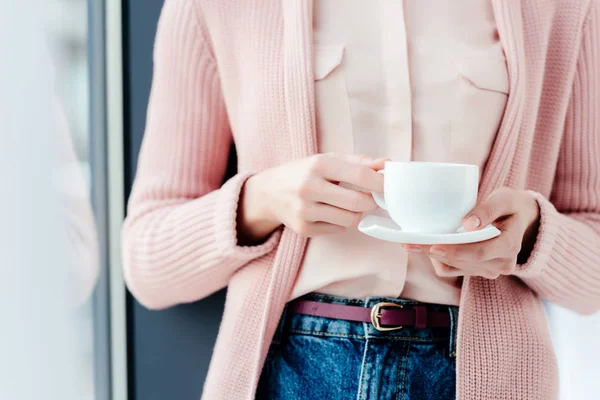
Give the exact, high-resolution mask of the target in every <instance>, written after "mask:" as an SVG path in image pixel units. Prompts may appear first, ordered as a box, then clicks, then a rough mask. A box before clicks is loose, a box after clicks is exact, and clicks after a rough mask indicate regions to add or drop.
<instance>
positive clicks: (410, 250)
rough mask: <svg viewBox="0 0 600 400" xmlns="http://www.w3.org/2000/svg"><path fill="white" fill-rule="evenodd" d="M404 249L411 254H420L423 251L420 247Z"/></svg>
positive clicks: (406, 247) (405, 247)
mask: <svg viewBox="0 0 600 400" xmlns="http://www.w3.org/2000/svg"><path fill="white" fill-rule="evenodd" d="M404 249H405V250H406V251H408V252H409V253H420V252H422V251H423V249H422V248H421V247H419V246H404Z"/></svg>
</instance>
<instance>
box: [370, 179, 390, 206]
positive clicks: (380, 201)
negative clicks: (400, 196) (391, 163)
mask: <svg viewBox="0 0 600 400" xmlns="http://www.w3.org/2000/svg"><path fill="white" fill-rule="evenodd" d="M377 172H379V173H380V174H381V175H383V174H384V173H385V171H384V170H383V169H380V170H379V171H377ZM371 196H373V200H375V203H377V205H378V206H379V207H380V208H383V209H384V210H386V211H387V204H385V198H384V197H383V196H382V195H381V194H379V193H377V192H371Z"/></svg>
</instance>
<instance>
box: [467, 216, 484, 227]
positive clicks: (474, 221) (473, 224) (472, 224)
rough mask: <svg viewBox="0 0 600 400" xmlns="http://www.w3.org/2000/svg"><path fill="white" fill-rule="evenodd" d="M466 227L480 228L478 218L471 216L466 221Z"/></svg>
mask: <svg viewBox="0 0 600 400" xmlns="http://www.w3.org/2000/svg"><path fill="white" fill-rule="evenodd" d="M467 225H469V226H470V227H471V228H479V226H481V220H480V219H479V217H477V215H471V216H470V217H469V218H468V219H467Z"/></svg>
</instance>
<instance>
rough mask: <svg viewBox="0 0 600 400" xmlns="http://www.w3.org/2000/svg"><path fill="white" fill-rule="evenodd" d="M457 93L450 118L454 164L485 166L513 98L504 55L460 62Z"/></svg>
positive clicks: (458, 64)
mask: <svg viewBox="0 0 600 400" xmlns="http://www.w3.org/2000/svg"><path fill="white" fill-rule="evenodd" d="M456 74H457V81H456V91H455V98H454V103H453V104H452V106H451V108H452V116H451V119H450V133H451V146H450V147H451V150H450V151H451V154H452V156H451V158H452V160H451V161H452V162H459V163H460V162H464V161H465V160H468V161H469V162H471V163H476V164H479V165H481V166H483V165H484V164H485V162H486V160H487V158H488V155H489V152H490V150H491V148H492V145H493V143H494V140H495V138H496V134H497V132H498V129H499V127H500V124H501V122H502V118H503V116H504V111H505V109H506V104H507V102H508V95H509V76H508V69H507V66H506V59H505V58H504V54H503V53H501V52H497V53H495V54H493V56H490V55H487V56H484V55H480V54H478V55H476V56H472V57H465V58H462V59H459V60H457V61H456Z"/></svg>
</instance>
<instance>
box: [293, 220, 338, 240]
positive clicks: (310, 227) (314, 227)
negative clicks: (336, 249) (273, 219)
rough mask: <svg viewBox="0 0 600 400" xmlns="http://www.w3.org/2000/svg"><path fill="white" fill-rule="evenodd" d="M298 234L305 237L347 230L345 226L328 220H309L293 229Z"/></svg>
mask: <svg viewBox="0 0 600 400" xmlns="http://www.w3.org/2000/svg"><path fill="white" fill-rule="evenodd" d="M292 230H294V231H295V232H296V233H297V234H298V235H300V236H304V237H313V236H322V235H332V234H339V233H342V232H344V231H345V230H346V228H344V227H343V226H339V225H333V224H329V223H327V222H307V221H304V222H303V223H301V224H299V225H298V227H297V229H293V228H292Z"/></svg>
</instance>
